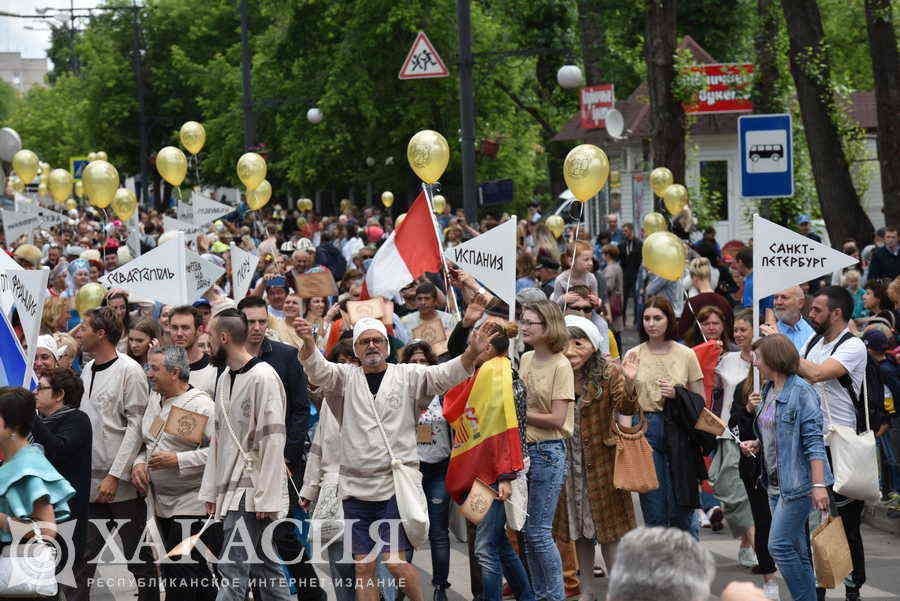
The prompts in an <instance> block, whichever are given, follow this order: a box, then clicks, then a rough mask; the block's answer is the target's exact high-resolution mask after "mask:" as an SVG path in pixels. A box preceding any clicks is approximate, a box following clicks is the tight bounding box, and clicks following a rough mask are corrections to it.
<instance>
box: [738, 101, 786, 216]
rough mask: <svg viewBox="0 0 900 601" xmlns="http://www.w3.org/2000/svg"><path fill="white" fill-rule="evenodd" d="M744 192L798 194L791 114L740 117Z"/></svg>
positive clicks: (746, 195)
mask: <svg viewBox="0 0 900 601" xmlns="http://www.w3.org/2000/svg"><path fill="white" fill-rule="evenodd" d="M738 152H739V154H740V156H741V196H743V197H744V198H777V197H783V196H793V195H794V143H793V135H792V131H791V116H790V115H744V116H742V117H738Z"/></svg>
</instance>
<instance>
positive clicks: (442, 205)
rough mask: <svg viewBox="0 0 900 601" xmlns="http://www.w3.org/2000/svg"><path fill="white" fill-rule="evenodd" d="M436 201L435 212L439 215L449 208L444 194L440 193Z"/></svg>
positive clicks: (434, 199)
mask: <svg viewBox="0 0 900 601" xmlns="http://www.w3.org/2000/svg"><path fill="white" fill-rule="evenodd" d="M432 200H433V201H434V212H435V213H437V214H438V215H441V214H443V212H444V211H446V210H447V199H446V198H444V197H443V196H442V195H440V194H438V195H437V196H435V197H434V198H433V199H432Z"/></svg>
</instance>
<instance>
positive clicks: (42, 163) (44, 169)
mask: <svg viewBox="0 0 900 601" xmlns="http://www.w3.org/2000/svg"><path fill="white" fill-rule="evenodd" d="M38 167H40V168H41V173H49V172H50V163H48V162H47V161H38Z"/></svg>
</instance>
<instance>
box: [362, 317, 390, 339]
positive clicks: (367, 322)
mask: <svg viewBox="0 0 900 601" xmlns="http://www.w3.org/2000/svg"><path fill="white" fill-rule="evenodd" d="M369 330H375V331H377V332H378V333H379V334H381V335H382V336H384V339H385V340H387V337H388V335H387V328H385V327H384V324H383V323H381V321H379V320H377V319H375V318H373V317H363V318H362V319H360V320H359V321H357V322H356V325H354V326H353V346H356V340H357V339H358V338H359V337H360V336H362V335H363V332H368V331H369Z"/></svg>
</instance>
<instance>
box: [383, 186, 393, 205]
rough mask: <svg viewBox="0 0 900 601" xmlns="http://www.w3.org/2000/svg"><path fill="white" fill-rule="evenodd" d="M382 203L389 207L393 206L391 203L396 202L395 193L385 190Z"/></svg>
mask: <svg viewBox="0 0 900 601" xmlns="http://www.w3.org/2000/svg"><path fill="white" fill-rule="evenodd" d="M381 204H383V205H384V206H385V207H387V208H391V205H392V204H394V193H393V192H391V191H390V190H385V191H384V192H382V193H381Z"/></svg>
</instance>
